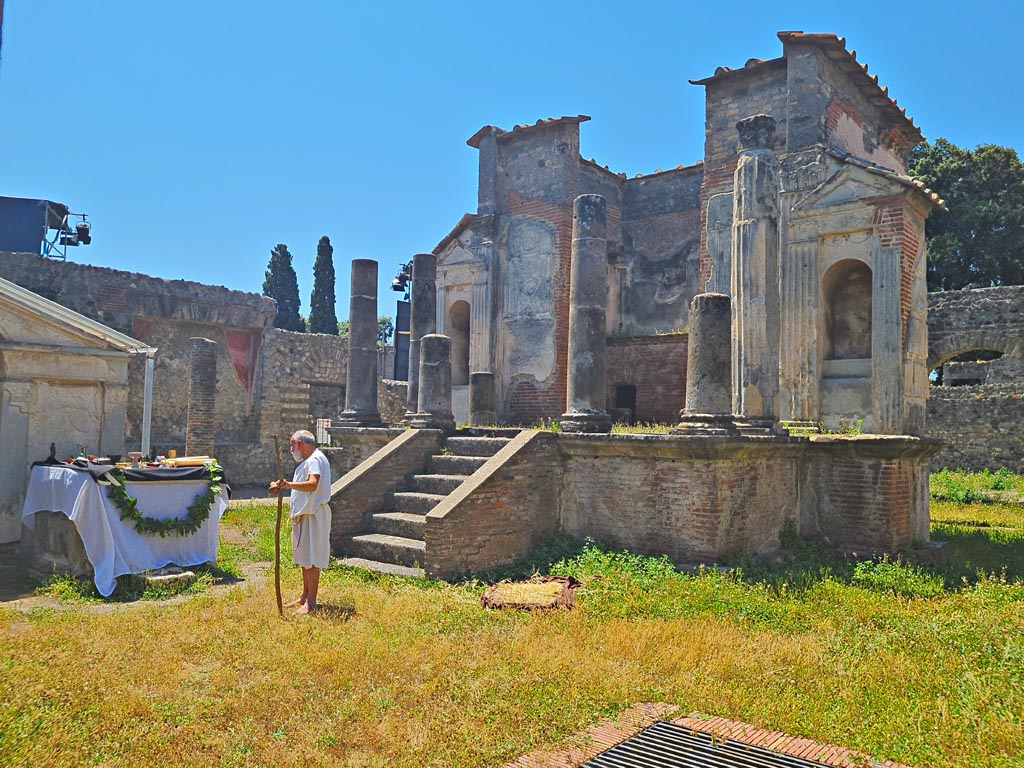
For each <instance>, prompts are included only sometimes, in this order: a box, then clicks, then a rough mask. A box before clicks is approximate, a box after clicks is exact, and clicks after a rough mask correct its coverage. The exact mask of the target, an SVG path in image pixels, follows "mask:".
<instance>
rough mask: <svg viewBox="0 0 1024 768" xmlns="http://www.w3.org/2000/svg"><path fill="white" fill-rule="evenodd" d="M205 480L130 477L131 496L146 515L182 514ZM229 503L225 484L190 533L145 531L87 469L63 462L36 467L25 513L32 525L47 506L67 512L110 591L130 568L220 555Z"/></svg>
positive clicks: (99, 583) (99, 581) (102, 586)
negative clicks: (220, 531)
mask: <svg viewBox="0 0 1024 768" xmlns="http://www.w3.org/2000/svg"><path fill="white" fill-rule="evenodd" d="M206 487H207V483H206V481H202V480H185V481H153V482H137V483H133V482H129V483H128V484H127V491H128V495H129V496H134V497H135V498H136V499H138V502H139V504H138V509H139V511H140V512H141V513H142V514H143V515H144V516H146V517H155V518H160V519H166V518H169V517H177V518H184V517H185V516H186V515H187V514H188V512H187V510H188V507H189V506H190V505H191V504H192V503H193V502H194V501H195V499H196V496H198V495H200V494H202V493H205V492H206ZM227 507H228V498H227V493H226V489H225V487H224V486H223V485H222V486H221V490H220V493H219V494H217V498H216V499H215V500H214V502H213V505H212V506H211V507H210V516H209V517H208V518H207V519H206V520H205V521H204V522H203V524H202V525H201V526H200V527H199V530H198V531H196V532H195V533H193V534H192V535H191V536H178V535H175V534H168V535H167V536H164V537H162V538H161V537H160V536H159V535H157V536H144V535H142V534H140V533H137V532H136V531H135V525H134V524H133V523H132V522H131V521H128V520H121V515H120V513H119V512H118V509H117V507H116V506H115V505H114V503H113V502H112V501H111V500H110V498H109V496H108V495H107V487H106V486H102V485H100V484H98V483H97V482H96V481H95V480H93V479H92V477H90V476H89V473H88V472H81V471H75V470H73V469H66V468H64V467H48V466H41V467H32V474H31V477H30V479H29V486H28V493H27V494H26V496H25V505H24V507H23V508H22V516H23V517H24V518H25V522H26V524H27V525H29V526H31V525H32V517H31V516H32V515H34V514H35V513H36V512H42V511H44V510H48V511H51V512H63V513H64V514H65V515H67V516H68V518H69V519H70V520H71V522H73V523H74V524H75V528H77V529H78V535H79V536H81V537H82V543H83V544H84V545H85V553H86V555H88V557H89V562H91V563H92V567H93V570H94V571H95V579H94V580H95V582H96V589H98V590H99V592H100V594H101V595H103V596H104V597H107V596H108V595H110V594H111V593H112V592H113V591H114V587H115V586H116V583H115V581H114V579H115V578H116V577H118V576H122V575H124V574H126V573H142V572H143V571H149V570H153V569H154V568H163V567H164V566H165V565H170V564H171V563H174V564H176V565H198V564H200V563H207V562H214V561H215V560H216V559H217V530H218V526H219V525H220V518H221V515H223V514H224V510H226V509H227Z"/></svg>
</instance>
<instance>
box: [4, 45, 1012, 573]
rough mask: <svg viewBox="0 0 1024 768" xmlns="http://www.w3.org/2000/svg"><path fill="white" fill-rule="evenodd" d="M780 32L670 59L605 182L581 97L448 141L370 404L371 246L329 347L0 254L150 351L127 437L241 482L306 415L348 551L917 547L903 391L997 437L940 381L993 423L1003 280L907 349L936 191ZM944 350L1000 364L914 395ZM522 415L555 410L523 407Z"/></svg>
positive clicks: (920, 332) (684, 552) (847, 71)
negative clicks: (681, 70) (398, 386)
mask: <svg viewBox="0 0 1024 768" xmlns="http://www.w3.org/2000/svg"><path fill="white" fill-rule="evenodd" d="M779 39H780V41H781V43H782V55H781V56H779V57H778V58H774V59H770V60H766V61H762V60H756V59H752V60H750V61H748V62H747V63H746V65H744V66H743V67H742V68H739V69H735V70H733V69H728V68H724V67H720V68H719V69H718V70H716V71H715V73H714V74H713V75H712V76H710V77H707V78H705V79H702V80H696V81H693V83H694V84H695V85H697V86H699V87H703V88H704V89H705V93H706V117H705V124H706V126H707V132H706V140H705V147H704V158H703V160H702V161H700V162H697V163H695V164H692V165H679V166H677V167H675V168H671V169H669V170H664V171H660V170H659V171H657V172H655V173H653V174H648V175H638V176H635V177H633V178H627V177H626V175H625V174H621V173H616V172H614V171H611V170H609V169H608V168H607V167H603V166H601V165H599V164H598V163H597V162H595V161H593V160H587V159H584V158H583V157H581V156H580V152H579V148H580V126H581V124H583V123H584V122H586V121H588V120H589V118H588V117H586V116H584V115H579V116H575V117H561V118H553V119H549V120H541V121H538V122H537V123H535V124H533V125H521V126H515V127H514V128H512V129H511V130H504V129H501V128H498V127H496V126H485V127H484V128H481V129H480V130H479V131H478V132H477V133H476V134H474V135H473V136H472V137H471V138H470V139H469V141H468V143H469V145H470V146H471V147H473V148H475V149H477V150H478V152H479V177H478V203H477V210H476V212H475V213H469V214H466V215H465V216H463V217H462V219H461V220H460V221H459V222H458V223H457V224H456V226H455V227H454V229H452V231H451V233H450V234H449V235H448V236H447V237H445V238H444V239H443V240H442V241H441V243H439V244H438V245H437V247H436V248H435V249H434V250H433V252H432V253H424V254H418V255H416V256H415V257H414V258H413V264H412V308H411V329H410V339H411V344H410V366H409V371H410V379H409V382H408V387H407V389H405V390H404V391H403V392H402V394H401V395H400V396H398V397H396V396H395V395H394V394H393V393H391V392H389V390H388V389H387V388H386V387H385V386H384V385H383V384H382V383H381V382H380V381H379V374H380V371H379V370H378V364H377V356H376V355H377V350H376V314H377V307H376V272H377V264H376V262H374V261H372V260H356V261H355V262H353V265H352V270H353V280H352V296H351V315H350V320H351V340H345V339H338V338H336V337H328V336H318V335H315V334H295V333H289V332H286V331H280V330H278V329H273V328H272V324H273V317H274V312H275V308H274V306H273V302H271V301H270V300H268V299H265V298H263V297H257V296H253V295H251V294H242V293H239V292H236V291H230V290H228V289H224V288H219V287H214V286H202V285H199V284H196V283H186V282H183V281H162V280H157V279H155V278H151V277H147V276H145V275H137V274H131V273H125V272H116V271H114V270H106V269H101V268H96V267H87V266H83V265H76V264H71V263H55V262H47V261H46V260H43V259H40V257H38V256H34V255H32V254H0V274H2V275H3V276H4V277H7V278H8V279H10V280H12V281H13V282H15V283H18V284H19V285H21V286H24V287H26V288H28V289H30V290H32V291H35V292H36V293H39V294H41V295H43V296H46V297H48V298H51V299H53V300H54V301H56V302H58V303H61V304H64V305H65V306H68V307H70V308H71V309H74V310H77V311H79V312H81V313H82V314H83V315H86V316H88V317H90V318H93V319H94V320H96V321H98V322H100V323H105V324H107V325H110V326H112V327H113V328H115V329H117V330H120V331H121V332H122V333H125V334H129V335H130V336H131V337H133V338H135V339H140V340H142V341H143V342H145V343H146V344H148V345H151V347H152V349H154V350H157V351H156V352H155V372H154V376H153V380H152V384H153V395H154V397H153V423H152V444H153V446H154V448H155V449H157V450H160V449H162V448H165V447H180V446H184V445H185V443H186V441H187V440H189V434H191V436H192V439H193V440H194V441H197V442H196V444H198V442H200V441H201V442H202V444H203V445H205V446H207V447H210V448H211V450H212V452H214V453H216V455H217V456H218V458H219V459H220V460H221V463H222V464H224V465H225V466H226V467H227V468H228V472H229V474H230V475H231V476H232V478H233V479H234V480H235V482H241V483H243V484H244V483H248V482H261V481H262V480H263V479H264V478H266V477H269V476H272V475H273V474H274V469H273V462H274V458H273V452H272V450H271V448H270V446H269V443H268V439H269V435H270V434H272V433H274V432H279V433H282V434H287V433H289V432H290V431H292V430H294V429H295V428H299V427H307V428H314V423H313V422H314V420H315V419H317V418H330V419H332V420H333V422H334V426H333V427H332V428H331V429H330V435H331V439H332V441H333V442H334V444H335V445H340V446H342V450H341V451H337V450H336V451H335V452H334V453H332V454H331V457H332V461H334V462H335V467H336V471H337V472H338V474H337V478H338V479H337V481H336V483H335V485H334V488H333V500H332V507H333V511H334V527H333V532H332V534H333V535H332V540H333V544H334V548H335V551H336V553H337V554H339V555H342V556H346V557H347V558H348V559H349V562H351V563H354V564H358V565H365V566H367V567H374V568H378V569H392V570H397V571H398V572H409V573H417V574H419V573H426V574H427V575H429V576H433V577H451V576H454V575H457V574H460V573H465V572H469V571H481V570H488V569H492V568H495V567H497V566H500V565H503V564H507V563H509V562H512V561H514V560H515V559H517V558H518V557H520V556H522V555H524V554H525V553H526V552H527V551H529V549H530V548H531V547H532V546H533V545H534V544H535V542H536V541H537V539H538V537H539V536H541V535H543V534H544V533H545V532H549V531H556V530H561V531H564V532H566V533H569V534H571V535H575V536H579V537H585V536H591V537H594V538H597V539H600V540H603V541H606V542H608V543H610V544H613V545H617V546H622V547H627V548H629V549H630V550H632V551H636V552H641V553H654V554H662V553H663V554H667V555H669V556H670V557H672V558H673V559H674V560H676V561H678V562H697V561H715V560H720V559H722V558H728V557H733V556H740V555H758V554H762V553H768V552H772V551H773V550H775V549H777V548H778V546H779V540H780V534H781V533H782V531H783V530H784V529H786V528H787V527H789V528H792V529H793V530H794V531H797V532H799V533H800V534H802V535H803V536H805V537H807V538H811V539H816V540H818V541H821V542H823V543H825V544H826V545H827V546H830V547H833V548H835V549H838V550H847V551H856V552H858V553H864V552H871V551H886V552H896V551H902V550H906V549H908V548H913V547H918V546H925V545H926V544H927V541H928V522H929V521H928V484H927V479H928V470H929V460H930V457H931V456H932V455H933V454H934V453H935V450H936V447H937V446H936V445H935V444H934V443H933V442H931V441H929V440H928V439H927V435H928V432H929V429H930V426H929V424H926V407H927V408H929V409H934V407H935V404H936V403H938V404H939V408H938V411H935V410H929V411H928V413H929V417H931V421H932V424H939V425H940V431H941V432H942V433H943V434H949V435H951V436H952V435H956V436H958V437H962V438H966V439H961V442H964V443H970V444H971V445H972V446H976V445H978V444H979V442H982V441H984V440H988V439H997V440H998V441H999V451H1000V453H999V455H1000V456H1006V457H1007V462H1006V463H1008V464H1010V466H1011V467H1012V466H1013V465H1012V463H1011V461H1012V460H1016V461H1017V462H1020V461H1021V456H1022V454H1024V451H1022V449H1021V445H1020V434H1019V431H1018V432H1013V431H1012V430H1010V431H1006V432H1005V433H1004V432H1003V431H1000V430H989V433H990V434H988V435H985V434H979V433H978V431H977V429H973V428H972V427H971V426H970V425H968V424H966V423H964V422H963V421H962V420H960V416H959V415H958V414H961V413H964V412H966V411H967V410H968V409H966V408H965V407H964V404H965V403H966V402H967V399H968V398H969V399H970V403H969V405H971V407H972V408H973V409H974V410H972V411H971V413H972V414H973V417H974V419H973V420H974V421H978V413H977V411H978V409H981V410H984V409H985V408H988V409H989V410H988V411H985V413H987V414H989V415H988V416H985V417H984V418H983V419H982V421H984V420H985V419H988V420H989V422H991V423H995V422H997V421H998V422H1000V423H1002V418H1003V416H1006V415H1007V414H1009V416H1008V417H1007V418H1010V417H1012V418H1014V419H1017V420H1018V422H1015V423H1019V416H1020V414H1019V413H1017V411H1014V410H1013V409H1014V408H1018V409H1019V407H1020V402H1021V399H1020V397H1019V393H1020V388H1021V385H1020V375H1019V371H1020V367H1019V366H1020V365H1021V364H1022V362H1024V361H1022V358H1021V355H1022V350H1021V349H1020V345H1019V343H1017V342H1019V329H1020V318H1021V314H1020V301H1019V297H1017V296H1016V295H1015V294H1014V295H1012V296H1011V295H1006V294H1002V293H1000V294H998V295H996V294H992V295H991V296H986V297H985V298H983V299H972V298H970V297H967V298H964V299H963V300H962V301H964V302H965V304H967V305H972V302H980V306H981V307H983V308H984V310H985V311H982V312H980V313H976V318H977V319H978V322H979V323H980V325H981V326H982V327H980V328H978V327H972V328H960V327H959V326H957V323H958V322H959V323H962V322H963V319H964V317H967V314H966V313H963V312H958V311H957V310H956V309H955V307H953V305H952V304H950V302H955V301H956V300H955V297H952V296H951V295H944V296H943V297H940V298H936V297H934V296H933V297H932V305H933V306H932V312H933V320H935V319H936V318H937V323H938V324H937V325H936V324H933V327H932V334H931V339H930V343H929V337H928V322H929V319H928V311H929V306H928V303H929V302H928V298H929V297H928V296H927V295H926V286H925V254H924V221H925V218H926V217H927V215H928V213H929V212H930V211H931V210H932V209H933V208H934V207H935V206H937V205H941V204H942V203H941V200H939V198H938V196H937V195H935V194H934V193H932V192H931V191H930V190H927V189H925V188H924V187H923V186H922V185H921V184H920V183H918V182H916V181H914V180H913V179H911V178H909V177H908V176H907V175H906V174H907V156H908V152H909V150H910V148H911V147H913V146H914V145H915V144H917V143H918V142H920V141H921V138H922V137H921V133H920V131H919V130H918V129H917V127H916V126H915V125H914V123H913V122H912V121H911V120H910V119H909V118H908V117H907V116H906V114H905V113H904V112H903V111H902V110H901V109H900V108H899V107H898V105H897V104H896V103H895V102H894V101H893V100H892V99H890V98H889V96H888V93H887V91H886V90H885V89H883V88H881V87H879V85H878V83H877V80H876V79H875V78H873V77H870V76H868V74H867V70H866V68H865V67H864V66H863V65H861V64H860V63H859V62H858V61H857V60H856V58H855V56H854V54H853V53H852V52H850V51H848V50H847V49H846V46H845V41H843V40H842V39H841V38H838V37H836V36H835V35H827V34H825V35H815V34H804V33H800V32H784V33H780V34H779ZM993 290H996V289H993ZM999 290H1004V289H999ZM964 293H965V295H966V294H975V293H977V292H964ZM989 310H991V311H989ZM990 315H991V317H990ZM967 325H970V323H968V324H967ZM1015 332H1016V333H1017V336H1016V337H1015V336H1014V335H1013V334H1014V333H1015ZM972 334H973V335H972ZM997 337H998V338H997ZM1014 339H1016V341H1014ZM196 344H198V346H195V345H196ZM193 348H195V355H193ZM975 349H979V350H987V351H992V350H995V351H996V353H997V354H998V353H1002V354H1003V358H1001V362H1000V360H994V361H992V360H990V358H986V359H985V361H983V362H982V363H978V362H963V361H961V360H959V359H958V360H957V361H956V362H951V363H949V365H948V366H946V367H945V368H943V371H944V373H945V374H946V375H945V378H944V383H945V384H952V383H954V382H956V381H960V382H969V384H967V385H965V386H963V387H950V386H944V387H933V390H935V391H939V390H944V391H942V392H940V395H941V396H940V397H939V398H935V397H934V395H933V399H932V403H931V404H930V405H927V406H926V403H927V400H928V393H929V379H928V375H929V371H930V370H932V369H934V368H936V367H942V366H943V365H944V364H945V363H946V362H947V361H950V360H952V359H953V358H958V356H959V355H961V353H964V352H967V351H970V350H975ZM136 357H138V358H139V359H135V360H131V361H129V362H128V363H126V365H127V377H128V395H127V397H126V398H125V399H126V405H125V407H124V408H125V414H126V423H127V431H128V435H127V438H126V441H125V449H126V450H128V449H132V448H136V447H137V446H138V444H139V441H140V439H141V435H140V431H141V403H142V397H141V392H142V389H143V383H144V376H145V361H144V360H142V359H141V357H140V356H136ZM190 359H191V362H190ZM992 363H995V365H993V364H992ZM957 366H959V367H957ZM971 366H973V367H971ZM1014 366H1017V367H1014ZM151 367H152V363H151ZM1000 377H1002V378H1000ZM978 382H980V383H978ZM14 384H15V383H14V382H13V381H10V382H6V383H5V386H6V389H5V392H14V391H15V389H16V387H15V386H14ZM976 387H988V388H989V389H986V390H985V391H984V392H981V394H982V397H981V398H977V397H976V395H977V394H979V393H978V391H976V390H975V388H976ZM190 388H191V389H190ZM1004 390H1005V391H1004ZM1014 395H1017V396H1016V397H1014ZM11 397H12V402H14V400H13V397H14V396H13V395H11ZM947 401H949V402H948V403H947ZM5 403H6V401H5ZM5 407H6V406H5ZM190 408H191V409H192V410H193V413H194V418H192V419H189V418H188V411H189V409H190ZM1013 414H1017V415H1016V416H1013ZM936 415H937V418H936ZM189 421H191V422H192V427H193V429H192V430H191V432H190V433H189V432H188V429H187V427H188V423H189ZM542 421H543V422H544V423H545V424H551V423H552V422H555V423H557V424H558V425H559V427H560V430H554V431H551V430H547V431H544V430H542V431H535V430H523V429H522V428H523V427H531V426H536V425H537V424H538V423H541V422H542ZM613 422H626V423H635V422H657V423H660V424H662V425H665V427H664V428H663V429H661V430H659V431H660V432H662V433H663V434H615V433H613V434H608V430H609V428H610V427H611V424H612V423H613ZM467 424H471V425H473V426H474V427H475V429H472V430H460V431H455V427H456V425H467ZM384 425H387V426H384ZM501 425H504V426H501ZM407 427H412V428H411V429H409V428H407ZM972 430H973V431H972ZM853 433H857V434H853ZM992 435H995V437H994V438H993V437H992ZM2 439H4V435H3V433H2V427H0V440H2ZM204 450H205V449H204ZM958 450H959V452H954V453H951V454H949V456H950V458H949V459H948V461H957V460H961V459H963V460H965V461H966V460H970V461H971V462H972V463H977V462H979V461H981V456H980V454H982V453H984V450H980V449H979V450H975V449H973V448H970V449H964V448H961V449H958ZM971 451H973V453H971V455H970V456H968V455H966V454H967V453H969V452H971ZM974 453H977V454H979V455H974ZM40 458H41V457H40ZM1018 466H1019V464H1018ZM11 527H12V528H13V527H14V526H13V524H12V526H11ZM0 543H3V542H0Z"/></svg>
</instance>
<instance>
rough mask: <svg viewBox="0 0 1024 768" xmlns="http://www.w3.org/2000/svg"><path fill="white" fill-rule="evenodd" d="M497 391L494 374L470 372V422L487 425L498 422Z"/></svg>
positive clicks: (476, 424)
mask: <svg viewBox="0 0 1024 768" xmlns="http://www.w3.org/2000/svg"><path fill="white" fill-rule="evenodd" d="M497 402H498V399H497V393H496V390H495V389H494V374H493V373H491V372H490V371H474V372H472V373H470V374H469V423H470V424H472V425H473V426H475V427H486V426H490V425H494V424H497V423H498V408H497Z"/></svg>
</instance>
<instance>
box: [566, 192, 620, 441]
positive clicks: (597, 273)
mask: <svg viewBox="0 0 1024 768" xmlns="http://www.w3.org/2000/svg"><path fill="white" fill-rule="evenodd" d="M606 229H607V212H606V205H605V199H604V198H603V197H602V196H601V195H580V196H579V197H577V198H576V199H575V200H574V201H573V206H572V272H571V277H570V284H569V367H568V368H569V369H568V379H567V382H566V412H565V413H563V414H562V416H561V419H560V420H561V424H562V429H563V430H564V431H566V432H607V431H609V430H610V429H611V426H612V420H611V417H610V416H609V415H608V412H607V410H606V405H607V397H608V393H607V389H606V387H607V382H606V360H605V358H606V351H607V350H606V347H607V328H606V325H605V309H606V306H607V303H608V243H607V240H606Z"/></svg>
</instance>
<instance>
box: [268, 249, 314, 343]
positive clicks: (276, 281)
mask: <svg viewBox="0 0 1024 768" xmlns="http://www.w3.org/2000/svg"><path fill="white" fill-rule="evenodd" d="M263 295H264V296H269V297H270V298H272V299H273V300H274V301H276V302H277V317H276V318H274V327H275V328H283V329H284V330H286V331H300V332H303V331H305V330H306V324H305V323H304V322H302V318H301V317H300V316H299V281H298V278H296V276H295V267H293V266H292V255H291V254H290V253H288V246H287V245H285V244H284V243H278V244H277V247H276V248H274V250H272V251H271V252H270V263H269V264H268V265H267V272H266V276H265V277H264V279H263Z"/></svg>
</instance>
